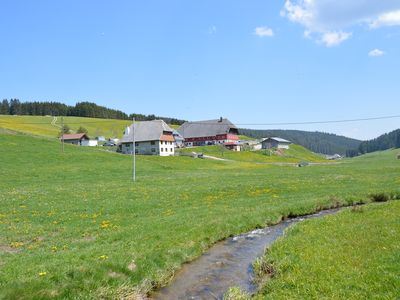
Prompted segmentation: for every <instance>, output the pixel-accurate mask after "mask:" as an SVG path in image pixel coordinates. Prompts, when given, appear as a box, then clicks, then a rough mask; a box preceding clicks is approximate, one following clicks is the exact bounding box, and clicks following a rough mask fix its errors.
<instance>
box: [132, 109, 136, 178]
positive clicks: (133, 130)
mask: <svg viewBox="0 0 400 300" xmlns="http://www.w3.org/2000/svg"><path fill="white" fill-rule="evenodd" d="M132 122H133V123H132V135H133V139H132V146H133V147H132V149H133V151H132V156H133V174H132V176H133V177H132V179H133V181H134V182H135V181H136V145H135V144H136V142H135V117H133V118H132Z"/></svg>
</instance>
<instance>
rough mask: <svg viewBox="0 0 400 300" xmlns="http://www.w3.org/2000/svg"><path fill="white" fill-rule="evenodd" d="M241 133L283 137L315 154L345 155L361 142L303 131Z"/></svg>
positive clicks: (240, 130)
mask: <svg viewBox="0 0 400 300" xmlns="http://www.w3.org/2000/svg"><path fill="white" fill-rule="evenodd" d="M239 133H240V134H243V135H246V136H249V137H253V138H257V139H259V138H265V137H281V138H284V139H286V140H289V141H291V142H292V143H295V144H298V145H301V146H303V147H305V148H307V149H309V150H311V151H313V152H315V153H322V154H331V155H332V154H336V153H337V154H340V155H345V154H346V151H348V150H349V149H356V148H358V146H359V145H360V143H361V141H360V140H356V139H352V138H348V137H344V136H340V135H336V134H332V133H325V132H318V131H317V132H309V131H301V130H281V129H272V130H258V129H244V128H240V129H239Z"/></svg>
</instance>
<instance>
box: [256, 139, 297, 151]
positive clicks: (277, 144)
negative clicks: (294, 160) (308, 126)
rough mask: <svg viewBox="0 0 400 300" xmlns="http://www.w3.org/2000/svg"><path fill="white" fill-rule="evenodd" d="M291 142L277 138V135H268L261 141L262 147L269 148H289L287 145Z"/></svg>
mask: <svg viewBox="0 0 400 300" xmlns="http://www.w3.org/2000/svg"><path fill="white" fill-rule="evenodd" d="M291 143H292V142H290V141H288V140H285V139H282V138H279V137H270V138H266V139H264V140H263V141H262V142H261V145H262V149H271V148H277V149H289V145H290V144H291Z"/></svg>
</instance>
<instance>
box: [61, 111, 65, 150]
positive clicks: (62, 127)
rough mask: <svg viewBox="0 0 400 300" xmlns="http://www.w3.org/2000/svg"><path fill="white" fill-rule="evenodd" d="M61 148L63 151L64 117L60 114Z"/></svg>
mask: <svg viewBox="0 0 400 300" xmlns="http://www.w3.org/2000/svg"><path fill="white" fill-rule="evenodd" d="M61 149H62V153H64V117H63V116H61Z"/></svg>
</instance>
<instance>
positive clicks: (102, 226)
mask: <svg viewBox="0 0 400 300" xmlns="http://www.w3.org/2000/svg"><path fill="white" fill-rule="evenodd" d="M111 225H112V224H111V222H110V221H103V222H101V224H100V228H102V229H106V228H109V227H110V226H111Z"/></svg>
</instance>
